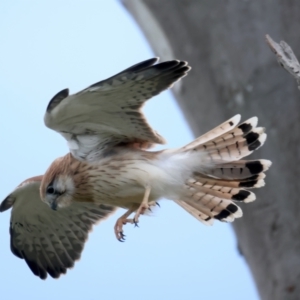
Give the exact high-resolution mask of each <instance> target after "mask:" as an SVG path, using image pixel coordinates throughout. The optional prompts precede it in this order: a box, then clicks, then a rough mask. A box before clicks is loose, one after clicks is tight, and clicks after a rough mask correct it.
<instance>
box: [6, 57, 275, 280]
mask: <svg viewBox="0 0 300 300" xmlns="http://www.w3.org/2000/svg"><path fill="white" fill-rule="evenodd" d="M157 61H158V58H153V59H149V60H146V61H144V62H141V63H139V64H136V65H134V66H132V67H130V68H128V69H126V70H124V71H122V72H120V73H118V74H117V75H115V76H113V77H111V78H108V79H106V80H103V81H100V82H97V83H95V84H93V85H91V86H89V87H88V88H86V89H84V90H82V91H80V92H78V93H76V94H73V95H69V90H68V89H65V90H62V91H60V92H59V93H57V94H56V95H55V96H54V97H53V98H52V99H51V101H50V102H49V104H48V106H47V109H46V113H45V117H44V121H45V124H46V126H47V127H49V128H50V129H52V130H55V131H57V132H58V133H60V134H61V135H62V136H63V137H64V138H65V139H66V140H67V143H68V146H69V150H70V152H69V153H68V154H66V155H65V156H63V157H60V158H58V159H56V160H55V161H54V162H53V163H52V164H51V165H50V167H49V168H48V170H47V171H46V173H45V174H44V175H43V176H37V177H33V178H30V179H27V180H25V181H24V182H23V183H21V184H20V185H19V186H18V187H17V188H16V189H15V191H13V192H12V193H11V194H10V195H9V196H8V197H7V198H6V199H5V200H4V201H3V202H2V203H1V205H0V211H5V210H7V209H9V208H11V207H12V214H11V224H10V235H11V250H12V252H13V253H14V254H15V255H16V256H18V257H20V258H24V259H25V260H26V262H27V264H28V265H29V267H30V268H31V270H32V271H33V273H34V274H35V275H37V276H39V277H40V278H42V279H44V278H46V277H47V273H48V274H50V275H51V276H52V277H54V278H56V277H59V275H60V274H62V273H66V270H67V268H69V267H72V266H73V264H74V261H75V260H77V259H78V258H79V257H80V253H81V251H82V250H83V246H84V243H85V240H86V238H87V235H88V232H89V230H90V229H91V227H92V225H93V224H95V223H97V222H98V221H100V220H102V219H104V218H106V217H108V216H109V215H110V214H112V213H113V212H114V211H115V209H116V208H118V207H121V208H124V209H126V212H125V213H124V215H122V216H121V217H120V218H119V219H118V220H117V221H116V225H115V227H114V232H115V235H116V238H117V239H118V240H119V241H124V240H125V235H124V233H123V226H124V225H125V224H127V223H131V224H135V225H137V224H138V222H139V218H140V216H141V215H142V214H144V213H145V212H146V211H148V210H149V209H151V207H152V206H153V205H156V203H157V201H158V200H159V199H161V198H166V199H169V200H173V201H175V202H176V203H177V204H178V205H179V206H181V207H182V208H183V209H184V210H186V211H187V212H189V213H190V214H191V215H192V216H194V217H195V218H197V219H198V220H199V221H201V222H202V223H204V224H208V225H210V224H212V223H213V221H214V220H220V221H224V222H232V221H233V220H234V219H235V218H239V217H241V216H242V211H241V209H240V207H239V206H238V205H237V203H238V202H251V201H254V200H255V194H254V193H253V192H251V191H249V189H252V188H259V187H262V186H263V185H264V177H265V174H264V172H265V171H266V170H267V169H268V168H269V167H270V165H271V162H270V161H268V160H262V159H261V160H242V158H243V157H245V156H248V155H249V154H251V153H252V152H253V151H254V150H256V149H258V148H259V147H260V146H262V145H263V144H264V142H265V140H266V134H265V133H264V128H262V127H257V121H258V120H257V118H256V117H253V118H251V119H249V120H247V121H245V122H243V123H241V124H239V122H240V115H236V116H234V117H233V118H231V119H229V120H228V121H226V122H224V123H223V124H221V125H219V126H217V127H216V128H214V129H213V130H211V131H209V132H208V133H206V134H204V135H202V136H200V137H199V138H197V139H195V140H194V141H192V142H191V143H190V144H188V145H185V146H183V147H181V148H178V149H167V150H161V151H150V150H149V148H151V147H152V146H155V145H156V144H164V143H165V140H164V139H163V137H161V136H160V135H159V134H158V133H157V132H156V131H154V130H153V129H152V128H151V127H150V125H149V124H148V123H147V121H146V119H145V117H144V115H143V113H142V111H141V109H142V107H143V105H144V103H145V102H146V101H147V100H148V99H150V98H152V97H153V96H155V95H157V94H159V93H160V92H162V91H163V90H166V89H168V88H170V87H171V86H172V85H173V84H174V83H175V82H176V81H178V80H179V79H181V78H182V77H184V76H186V75H187V73H188V72H189V70H190V67H189V66H188V64H187V63H186V62H184V61H178V60H171V61H166V62H162V63H157ZM156 63H157V64H156ZM50 208H51V209H50ZM132 214H133V216H132V217H131V215H132Z"/></svg>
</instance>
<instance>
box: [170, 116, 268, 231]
mask: <svg viewBox="0 0 300 300" xmlns="http://www.w3.org/2000/svg"><path fill="white" fill-rule="evenodd" d="M239 121H240V115H236V116H234V117H233V118H231V119H230V120H228V121H226V122H224V123H223V124H221V125H219V126H218V127H216V128H215V129H213V130H211V131H209V132H208V133H206V134H204V135H202V136H201V137H199V138H197V139H196V140H194V141H193V142H191V143H190V144H188V145H186V146H185V147H183V148H181V149H178V150H177V151H176V152H177V153H186V154H187V155H188V154H189V153H190V154H191V155H192V153H193V156H191V157H193V158H195V156H194V154H196V153H198V152H199V153H201V155H202V158H201V163H199V170H197V162H196V161H194V164H195V167H194V170H196V171H193V172H192V174H191V175H190V177H189V178H188V179H187V180H186V181H185V191H186V192H185V193H184V196H181V199H177V200H176V201H175V202H176V203H177V204H178V205H180V206H181V207H182V208H184V209H185V210H186V211H187V212H189V213H190V214H191V215H193V216H194V217H196V218H197V219H198V220H200V221H201V222H203V223H205V224H207V225H211V224H212V223H213V220H214V219H217V220H220V221H225V222H232V221H233V220H234V219H235V218H239V217H241V216H242V215H243V213H242V210H241V209H240V207H239V206H238V205H237V204H236V203H238V202H245V203H248V202H252V201H254V200H255V199H256V197H255V194H254V193H253V192H251V191H249V189H253V188H260V187H262V186H264V185H265V182H264V178H265V174H264V172H265V171H267V170H268V169H269V167H270V166H271V162H270V161H268V160H264V159H260V160H240V159H242V158H243V157H245V156H247V155H250V154H251V153H252V152H253V151H254V150H256V149H258V148H260V147H261V146H262V145H263V144H264V142H265V140H266V137H267V135H266V134H265V133H264V128H262V127H256V126H257V121H258V120H257V118H256V117H253V118H251V119H249V120H247V121H245V122H243V123H241V124H240V125H238V123H239Z"/></svg>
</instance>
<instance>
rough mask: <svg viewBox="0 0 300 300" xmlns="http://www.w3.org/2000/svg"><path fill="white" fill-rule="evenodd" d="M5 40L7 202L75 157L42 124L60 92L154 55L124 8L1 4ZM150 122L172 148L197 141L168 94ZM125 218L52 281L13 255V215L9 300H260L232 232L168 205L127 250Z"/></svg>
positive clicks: (3, 218) (3, 223) (3, 225)
mask: <svg viewBox="0 0 300 300" xmlns="http://www.w3.org/2000/svg"><path fill="white" fill-rule="evenodd" d="M0 36H1V50H0V53H1V55H0V66H1V75H0V76H1V88H0V99H1V100H0V101H1V112H0V114H1V118H0V126H1V127H0V128H1V156H0V164H1V174H2V175H1V190H0V201H2V199H4V198H5V197H6V196H7V195H8V194H9V193H10V192H11V191H12V190H13V189H14V188H15V187H16V186H17V185H18V184H19V183H20V182H21V181H23V180H24V179H26V178H28V177H31V176H34V175H39V174H42V173H44V171H45V170H46V168H47V167H48V166H49V164H50V163H51V162H52V161H53V160H54V159H55V158H57V157H58V156H62V155H64V154H65V153H66V152H67V151H68V149H67V145H66V142H65V141H64V139H63V138H61V136H59V135H58V134H57V133H55V132H53V131H50V130H49V129H47V128H46V127H45V126H44V124H43V115H44V111H45V108H46V105H47V103H48V101H49V100H50V99H51V98H52V96H53V95H54V94H56V92H58V91H60V90H62V89H64V88H66V87H68V88H70V91H71V93H73V92H77V91H79V90H80V89H82V88H85V87H86V86H88V85H90V84H92V83H94V82H97V81H99V80H102V79H104V78H106V77H109V76H112V75H113V74H114V73H117V72H119V71H121V70H122V69H124V68H127V67H129V66H131V65H132V64H135V63H137V62H140V61H142V60H145V59H148V58H150V57H153V56H154V54H153V53H152V51H151V49H150V47H149V45H148V44H147V41H146V40H145V38H144V37H143V35H142V33H141V31H140V30H139V28H138V27H137V25H136V24H135V22H134V21H133V20H132V18H131V16H130V15H129V14H128V13H127V11H126V10H125V9H124V8H123V7H122V6H121V4H120V3H119V2H118V1H104V0H103V1H58V0H56V1H53V0H52V1H48V0H47V1H46V0H44V1H29V0H28V1H21V0H19V1H17V0H14V1H9V0H2V1H1V3H0ZM179 59H183V60H184V59H185V57H179ZM193 68H201V66H200V65H198V66H193ZM145 113H146V115H147V117H148V120H149V121H150V123H151V125H152V126H153V127H154V128H155V129H156V130H157V131H159V133H160V134H162V135H163V136H164V137H165V138H166V139H167V140H168V145H167V146H168V147H178V146H182V145H183V144H185V143H187V142H189V141H191V139H192V135H191V133H190V131H189V129H188V127H187V125H186V123H185V121H184V119H183V116H182V114H181V112H180V111H179V109H178V106H177V105H176V103H175V101H174V100H173V98H172V95H171V93H170V92H164V93H163V94H161V95H159V96H157V97H156V98H155V99H153V100H151V101H150V102H149V103H148V104H147V105H146V108H145ZM216 125H217V124H216ZM121 213H122V211H121V210H119V211H118V212H117V213H116V214H115V215H113V216H112V217H111V218H110V219H109V220H107V221H106V222H104V223H101V224H100V225H99V226H97V227H95V228H94V230H93V232H92V234H91V235H90V238H89V240H88V242H87V244H86V247H85V250H84V252H83V255H82V258H81V260H80V261H79V262H77V263H76V264H75V268H73V269H72V270H69V271H68V272H67V275H65V276H62V277H61V278H60V279H58V280H54V279H52V278H50V277H48V279H47V280H46V281H42V280H40V279H39V278H37V277H35V276H34V275H33V274H32V273H31V271H30V269H29V268H28V267H27V265H26V263H25V262H24V261H23V260H20V259H18V258H17V257H15V256H14V255H13V254H12V253H11V252H10V248H9V234H8V227H9V217H10V212H9V211H8V212H5V213H3V214H1V215H0V238H1V247H0V282H1V292H0V293H1V299H6V300H10V299H20V298H21V297H22V299H31V300H36V299H39V300H40V299H41V298H42V299H43V300H48V299H53V298H55V299H57V300H60V299H66V297H68V299H74V300H76V299H87V300H89V299H108V300H109V299H123V300H125V299H145V300H148V299H156V300H160V299H162V300H163V299H164V300H165V299H172V300H177V299H178V300H179V299H192V300H193V299H211V300H214V299H220V298H222V299H231V300H240V299H243V300H247V299H251V300H253V299H258V296H257V293H256V290H255V286H254V284H253V282H252V278H251V276H250V273H249V270H248V267H247V266H246V264H245V261H244V258H243V257H241V256H240V255H239V254H238V251H237V243H236V240H235V237H234V235H233V232H232V228H231V227H230V226H229V225H227V224H221V223H216V224H215V225H214V226H213V227H206V226H204V225H202V224H201V223H199V222H198V221H197V220H196V219H194V218H192V217H191V216H190V215H188V214H187V213H186V212H184V211H183V210H182V209H181V208H179V207H177V206H176V205H175V204H173V203H171V202H168V201H163V202H162V203H161V208H160V209H157V210H156V211H155V214H154V216H151V217H142V218H141V220H140V228H133V226H130V225H127V226H126V227H125V231H126V235H127V241H126V242H125V243H120V242H118V241H117V240H116V239H115V236H114V233H113V226H114V223H115V221H116V219H117V217H118V216H119V215H120V214H121ZM41 295H42V296H41Z"/></svg>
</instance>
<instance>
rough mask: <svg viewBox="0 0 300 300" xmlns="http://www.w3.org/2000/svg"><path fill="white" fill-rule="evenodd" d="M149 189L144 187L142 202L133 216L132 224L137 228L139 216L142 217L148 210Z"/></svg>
mask: <svg viewBox="0 0 300 300" xmlns="http://www.w3.org/2000/svg"><path fill="white" fill-rule="evenodd" d="M150 191H151V187H150V186H146V189H145V194H144V198H143V201H142V203H141V205H140V206H139V208H138V209H137V211H136V213H135V216H134V218H133V223H134V224H135V225H136V226H137V223H138V222H139V216H140V215H142V214H143V213H144V212H145V211H146V210H147V209H149V202H148V201H149V195H150Z"/></svg>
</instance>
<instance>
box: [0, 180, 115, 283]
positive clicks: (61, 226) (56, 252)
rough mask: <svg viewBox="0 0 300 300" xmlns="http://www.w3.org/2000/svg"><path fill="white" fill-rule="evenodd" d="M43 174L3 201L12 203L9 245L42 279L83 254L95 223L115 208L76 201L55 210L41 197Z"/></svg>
mask: <svg viewBox="0 0 300 300" xmlns="http://www.w3.org/2000/svg"><path fill="white" fill-rule="evenodd" d="M41 179H42V176H40V177H36V178H34V181H30V180H29V181H27V182H25V184H23V185H22V184H21V185H20V186H19V187H18V188H17V189H16V190H15V191H14V192H13V193H11V194H10V195H9V196H8V197H7V198H6V199H5V200H4V201H3V202H2V203H1V205H0V211H1V212H3V211H5V210H7V209H9V208H10V207H12V211H11V220H10V229H9V232H10V246H11V251H12V253H13V254H15V255H16V256H17V257H19V258H22V259H25V261H26V263H27V265H28V266H29V268H30V269H31V271H32V272H33V273H34V274H35V275H36V276H38V277H40V278H41V279H46V277H47V273H48V274H49V275H50V276H52V277H53V278H58V277H59V276H60V275H61V274H65V273H66V272H67V269H68V268H71V267H73V266H74V263H75V261H76V260H78V259H79V258H80V255H81V252H82V250H83V248H84V244H85V241H86V240H87V237H88V234H89V231H90V230H91V228H92V226H93V224H96V223H97V222H99V221H101V220H103V219H105V218H106V217H108V216H109V215H111V214H112V213H113V212H114V211H115V208H114V207H111V206H107V205H95V204H91V203H75V202H74V203H73V204H71V205H70V206H69V207H67V208H66V209H60V210H58V211H53V210H52V209H50V208H49V207H48V206H47V205H46V204H45V203H44V202H42V201H41V199H40V194H39V187H40V182H41Z"/></svg>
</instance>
